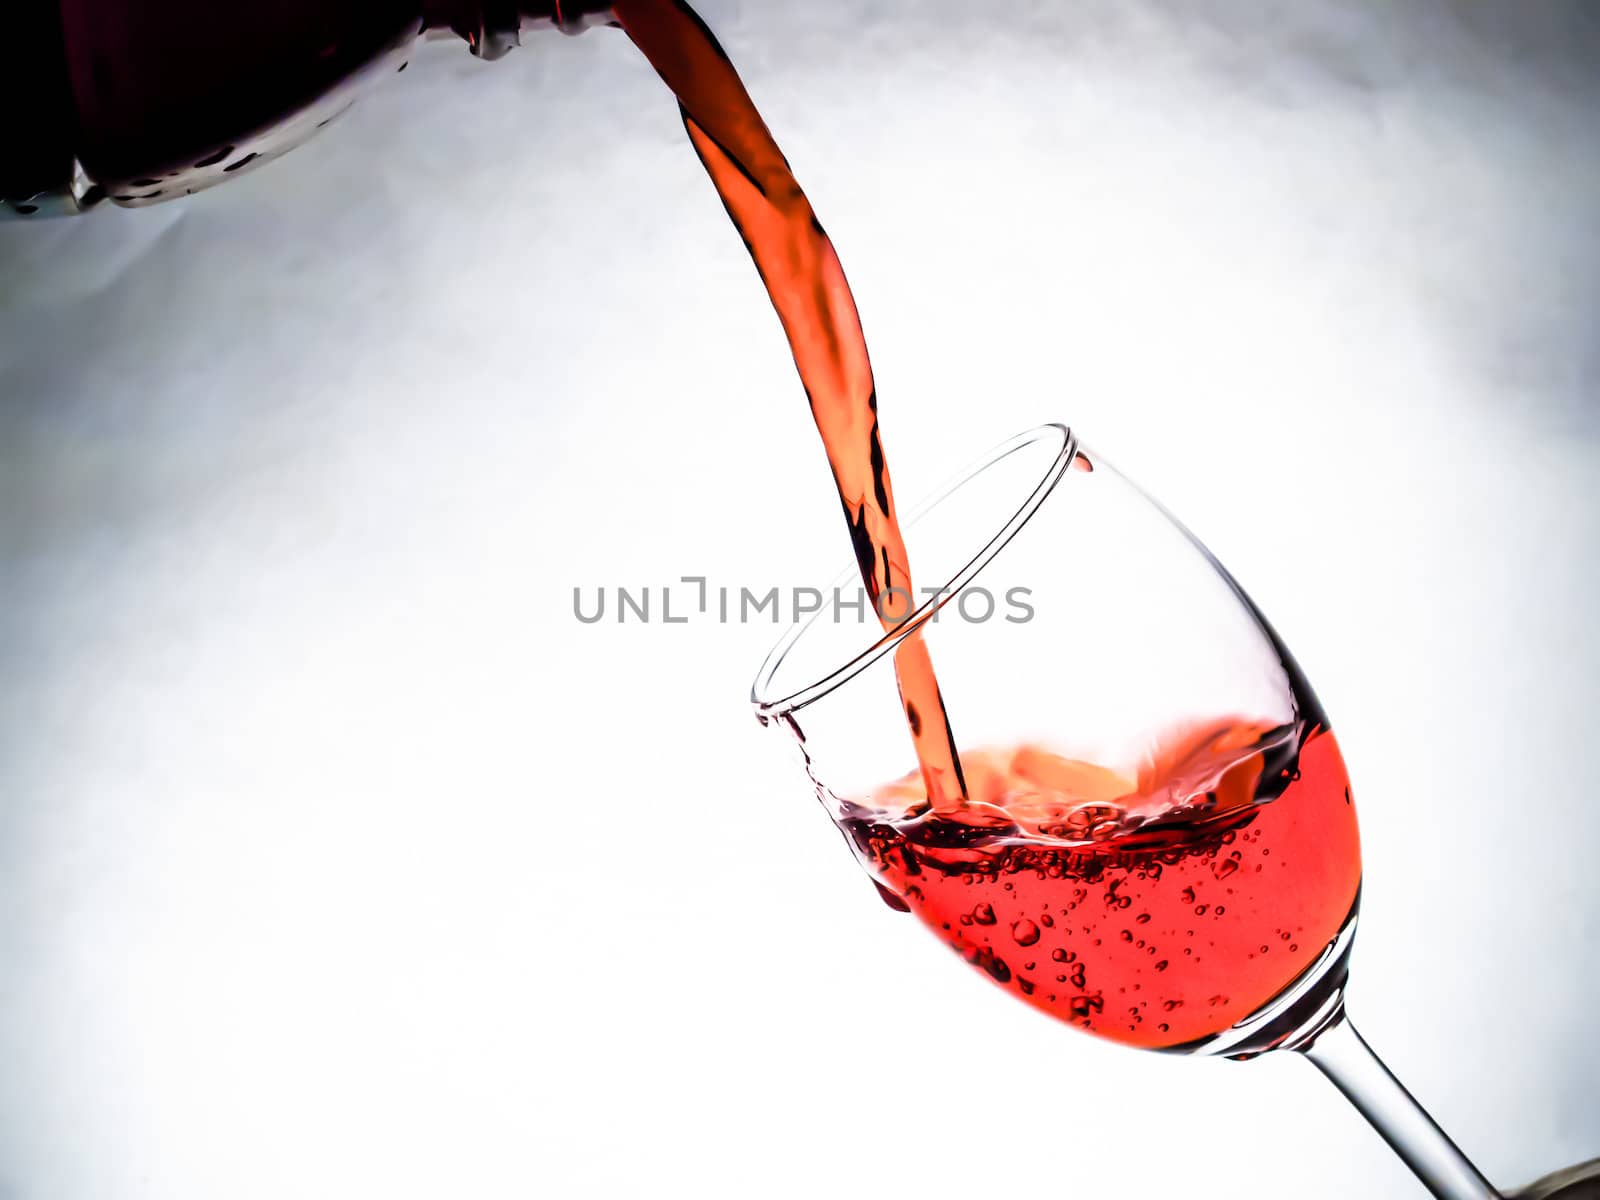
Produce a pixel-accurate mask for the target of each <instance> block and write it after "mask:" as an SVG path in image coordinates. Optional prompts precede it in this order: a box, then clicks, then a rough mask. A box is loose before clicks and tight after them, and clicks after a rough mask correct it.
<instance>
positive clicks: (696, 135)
mask: <svg viewBox="0 0 1600 1200" xmlns="http://www.w3.org/2000/svg"><path fill="white" fill-rule="evenodd" d="M613 12H614V13H615V15H616V18H617V21H618V23H619V24H620V25H621V26H622V28H623V29H624V30H625V31H626V32H627V34H628V36H629V37H630V38H632V39H633V42H634V44H635V45H636V46H638V48H639V49H640V50H641V51H642V52H643V53H644V55H645V57H646V58H647V59H649V60H650V64H651V65H652V66H653V67H654V68H655V69H656V72H657V73H658V74H659V75H660V76H661V78H662V79H663V80H664V81H665V82H666V84H667V86H668V87H670V88H671V89H672V91H673V92H674V93H675V94H676V95H677V97H678V104H679V108H680V110H681V111H682V114H683V123H684V127H685V128H686V129H687V130H688V133H689V140H690V141H691V142H692V143H693V145H694V148H695V152H696V153H697V154H698V155H699V156H700V161H701V163H702V164H704V166H705V169H706V173H707V174H708V175H710V177H711V181H712V183H713V184H715V185H716V189H717V193H718V195H720V196H721V197H722V202H723V205H724V207H726V209H727V210H728V216H729V217H730V218H731V219H732V220H733V223H734V226H735V227H736V228H737V229H738V230H739V234H740V236H741V237H742V238H743V239H744V242H745V245H746V247H748V249H749V251H750V257H751V258H752V259H754V260H755V264H756V269H757V271H759V272H760V274H761V280H762V282H763V283H764V284H765V285H766V288H767V293H768V295H769V296H770V297H771V298H772V304H773V307H774V308H775V309H777V311H778V318H779V320H780V321H781V322H782V323H783V329H784V333H785V334H786V335H787V337H788V339H789V347H790V350H791V351H792V352H793V354H794V362H795V366H796V367H797V368H798V370H799V373H800V380H801V382H802V383H803V384H804V385H805V391H806V396H807V398H808V399H809V401H810V403H811V414H812V417H813V419H814V420H815V421H816V425H817V432H818V433H820V434H821V435H822V444H823V447H824V448H825V449H826V451H827V454H828V463H829V465H830V466H831V467H832V468H833V479H834V483H835V485H836V486H837V488H838V491H839V501H840V503H841V504H842V505H843V506H844V514H845V520H846V521H847V522H848V523H849V526H850V539H851V543H852V544H853V546H854V547H855V554H856V562H857V563H858V565H859V566H860V569H861V579H862V583H863V584H864V585H865V587H866V590H867V595H868V596H869V597H870V598H871V601H872V603H873V605H874V607H875V608H876V609H877V612H878V615H879V617H880V619H881V620H882V622H883V625H884V628H885V629H886V630H890V629H893V628H895V627H896V626H897V625H899V624H900V623H901V622H903V621H904V620H905V619H906V618H907V617H909V616H910V615H911V613H912V611H913V609H914V607H915V606H914V604H913V603H912V602H911V598H912V597H913V596H915V594H916V593H915V591H914V590H913V589H912V585H911V568H910V563H909V561H908V557H907V554H906V547H905V540H904V538H903V537H902V536H901V533H900V523H899V520H898V519H897V517H896V514H895V506H894V488H893V486H892V484H891V483H890V479H889V463H888V459H887V458H886V457H885V455H884V450H883V439H882V436H881V433H880V431H879V426H878V396H877V391H876V388H875V386H874V383H873V377H872V363H871V361H870V360H869V358H868V355H867V342H866V337H865V335H864V334H863V333H862V330H861V318H860V316H859V314H858V313H857V312H856V305H855V299H854V297H853V296H852V295H851V293H850V284H849V282H848V281H847V280H846V279H845V275H844V268H843V267H842V266H841V265H840V263H839V256H838V254H836V253H835V251H834V248H833V243H832V242H831V241H830V240H829V239H828V235H827V234H826V233H825V232H824V231H823V228H822V224H821V222H820V221H818V220H817V215H816V213H815V212H814V211H813V210H812V207H811V203H810V201H809V200H807V199H806V196H805V193H804V192H803V191H802V190H801V188H800V184H799V182H798V181H797V180H796V179H795V177H794V173H793V172H792V171H791V170H790V169H789V163H788V160H787V159H785V158H784V156H783V151H782V150H780V149H779V148H778V144H777V142H776V141H774V140H773V137H772V134H771V133H770V132H769V131H768V129H767V126H766V123H765V122H764V121H762V119H761V114H760V113H759V112H758V111H757V110H756V107H755V104H754V103H753V102H752V101H751V99H750V95H749V93H748V92H747V91H746V90H745V87H744V83H743V82H742V81H741V80H740V78H739V75H738V72H737V71H736V70H735V69H734V67H733V64H732V63H731V62H730V61H729V59H728V56H727V54H726V53H724V52H723V49H722V47H721V46H720V45H719V44H718V42H717V40H716V38H715V37H714V36H713V35H712V33H711V31H710V30H709V29H707V28H706V26H705V23H704V22H703V21H701V20H700V18H699V16H698V15H696V13H695V12H694V11H693V10H692V9H691V8H689V7H688V6H687V5H686V4H683V3H680V2H679V0H618V3H616V4H615V5H614V6H613ZM894 661H895V674H896V678H897V679H898V680H899V684H900V699H901V703H902V705H903V706H904V708H905V713H906V723H907V725H908V726H909V728H910V730H911V737H912V741H913V743H914V744H915V746H916V752H917V761H918V763H919V764H920V768H921V774H922V778H923V781H924V784H925V786H926V788H927V794H928V796H929V797H931V799H932V802H933V804H934V806H935V808H937V809H939V810H940V811H955V810H956V809H958V808H959V807H960V806H961V803H962V800H963V798H964V797H965V794H966V785H965V782H964V780H963V778H962V773H961V762H960V759H959V758H958V757H957V755H956V748H955V739H954V737H953V735H952V734H951V731H950V722H949V718H948V717H947V715H946V713H945V707H944V698H943V696H942V695H941V694H940V691H939V684H938V680H937V679H936V678H935V676H934V670H933V659H932V658H931V656H930V655H929V653H928V646H927V643H926V641H925V640H924V639H923V637H922V634H921V633H920V632H916V633H913V634H912V635H911V636H910V637H907V638H906V639H904V640H903V641H902V642H901V643H900V645H899V647H898V648H897V650H896V651H895V660H894Z"/></svg>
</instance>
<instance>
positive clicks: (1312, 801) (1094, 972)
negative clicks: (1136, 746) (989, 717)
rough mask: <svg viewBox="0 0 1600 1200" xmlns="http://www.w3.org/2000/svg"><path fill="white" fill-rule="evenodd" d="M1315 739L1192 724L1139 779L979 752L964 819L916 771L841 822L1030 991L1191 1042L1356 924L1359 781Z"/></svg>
mask: <svg viewBox="0 0 1600 1200" xmlns="http://www.w3.org/2000/svg"><path fill="white" fill-rule="evenodd" d="M1303 728H1304V727H1303V726H1299V725H1297V726H1292V727H1286V728H1280V729H1276V730H1268V729H1263V728H1261V727H1260V726H1254V725H1250V724H1247V723H1239V722H1222V723H1218V724H1216V725H1214V726H1211V727H1208V728H1202V729H1193V730H1187V731H1181V732H1179V733H1176V734H1174V735H1173V736H1172V737H1170V738H1169V739H1168V740H1167V741H1166V743H1165V744H1164V745H1163V746H1162V747H1161V749H1160V750H1159V751H1158V752H1157V753H1156V754H1155V755H1154V756H1152V758H1151V759H1150V760H1149V761H1147V762H1146V763H1144V764H1142V765H1141V766H1140V767H1139V769H1137V770H1135V771H1131V772H1123V771H1115V770H1108V769H1106V768H1105V767H1102V766H1097V765H1094V764H1091V763H1084V762H1078V761H1074V760H1072V759H1068V758H1064V757H1062V756H1060V755H1057V754H1053V753H1051V752H1049V751H1047V750H1044V749H1041V748H1039V747H1033V746H1023V747H1020V748H1017V749H1009V750H987V751H979V752H974V751H970V750H969V751H966V752H964V753H963V755H962V759H963V762H964V764H965V767H966V779H967V785H968V793H969V802H968V804H967V806H966V807H965V808H964V809H963V810H961V811H960V812H956V813H946V812H941V811H939V810H938V809H936V808H934V807H933V806H932V805H931V804H930V803H929V801H928V797H927V793H926V792H925V790H924V789H923V788H922V787H921V784H920V780H918V779H917V778H916V777H915V776H911V777H907V778H906V779H902V780H899V781H897V782H896V783H893V784H890V785H888V786H886V787H884V788H880V789H879V790H878V792H876V793H875V794H874V795H872V796H871V797H867V798H865V799H863V800H861V801H859V802H856V803H851V804H848V805H847V806H846V810H845V812H844V813H843V814H842V820H841V824H842V825H843V828H844V830H845V832H846V835H847V836H848V838H849V839H850V841H851V842H852V843H853V844H854V846H855V847H856V850H857V852H858V853H859V855H860V857H861V858H862V860H863V861H864V862H865V864H866V865H867V867H868V869H869V870H870V871H871V872H872V873H873V876H874V878H876V879H877V880H878V881H879V885H880V887H881V888H882V889H884V890H885V892H886V899H889V900H890V902H891V904H893V905H894V906H895V907H899V908H905V909H909V910H910V911H911V912H914V913H915V914H916V915H917V916H918V917H920V918H921V919H922V920H923V921H924V922H925V923H926V924H927V925H928V926H929V928H931V929H932V930H933V931H934V932H935V933H937V934H938V935H939V936H940V937H942V938H943V939H944V940H945V941H946V942H948V943H949V944H950V945H951V946H952V947H954V948H955V949H956V950H957V951H958V952H960V954H961V955H962V956H963V957H964V958H966V960H967V961H968V962H969V963H971V964H973V965H974V966H976V967H978V968H979V969H981V970H982V971H984V972H985V973H986V974H987V975H988V976H989V978H991V979H993V980H994V981H995V982H996V983H998V984H1000V985H1001V986H1003V987H1005V988H1006V989H1007V990H1009V991H1011V992H1013V993H1014V994H1016V995H1017V996H1018V997H1019V998H1021V999H1023V1000H1025V1001H1027V1002H1028V1003H1029V1004H1032V1005H1034V1006H1036V1007H1038V1008H1041V1009H1043V1010H1044V1011H1045V1012H1047V1013H1049V1014H1050V1015H1052V1016H1055V1017H1058V1018H1060V1019H1061V1020H1063V1021H1066V1022H1068V1023H1070V1024H1073V1025H1076V1026H1079V1027H1081V1028H1083V1029H1086V1030H1088V1031H1090V1032H1091V1033H1096V1034H1099V1035H1101V1036H1102V1037H1107V1038H1110V1039H1112V1040H1114V1041H1118V1042H1125V1043H1127V1044H1129V1045H1134V1046H1142V1047H1146V1048H1173V1047H1180V1046H1185V1045H1188V1044H1192V1043H1197V1042H1202V1041H1204V1040H1205V1039H1208V1038H1211V1037H1213V1036H1215V1035H1216V1034H1219V1033H1221V1032H1222V1031H1223V1030H1225V1029H1227V1028H1228V1027H1229V1026H1231V1025H1233V1024H1234V1023H1235V1022H1237V1021H1239V1020H1241V1019H1243V1018H1244V1017H1247V1016H1249V1015H1251V1014H1252V1013H1253V1012H1255V1011H1257V1010H1258V1009H1260V1008H1261V1007H1262V1006H1263V1005H1264V1004H1266V1003H1267V1002H1269V1001H1270V1000H1272V999H1273V998H1274V997H1275V996H1277V995H1279V994H1280V993H1281V992H1282V991H1283V990H1284V989H1285V988H1286V987H1287V986H1288V985H1289V984H1291V983H1292V982H1294V980H1295V979H1296V977H1297V976H1299V975H1300V974H1301V973H1302V972H1303V971H1305V969H1306V968H1307V967H1309V966H1310V965H1311V964H1312V963H1313V962H1315V961H1316V959H1317V957H1318V956H1319V955H1320V954H1321V953H1322V951H1323V949H1324V948H1325V947H1326V946H1327V945H1328V944H1329V943H1330V942H1331V941H1333V940H1334V939H1335V938H1336V937H1337V936H1338V934H1339V932H1340V930H1341V929H1343V927H1344V926H1345V924H1346V922H1347V921H1348V920H1350V918H1351V917H1352V916H1353V914H1354V910H1355V905H1356V900H1357V897H1358V894H1359V891H1360V886H1361V853H1360V844H1359V840H1358V837H1357V832H1356V818H1355V810H1354V808H1353V806H1352V804H1351V799H1350V784H1349V780H1348V778H1347V777H1346V774H1345V768H1344V762H1343V759H1342V758H1341V757H1340V754H1339V747H1338V744H1337V743H1336V742H1335V740H1334V737H1333V735H1332V734H1331V733H1329V732H1326V731H1325V730H1324V729H1322V728H1321V727H1320V726H1319V727H1313V728H1311V729H1310V730H1309V732H1307V733H1305V734H1304V735H1302V733H1301V732H1300V730H1302V729H1303ZM1302 737H1303V740H1302Z"/></svg>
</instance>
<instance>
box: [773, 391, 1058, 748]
mask: <svg viewBox="0 0 1600 1200" xmlns="http://www.w3.org/2000/svg"><path fill="white" fill-rule="evenodd" d="M1041 442H1055V443H1057V444H1058V445H1057V450H1056V454H1055V456H1054V457H1053V458H1052V459H1051V461H1050V463H1049V465H1048V466H1047V467H1046V468H1045V469H1044V472H1043V473H1042V475H1041V476H1040V478H1039V480H1038V482H1037V483H1035V484H1034V486H1033V489H1032V490H1031V491H1030V492H1029V493H1028V495H1027V496H1026V497H1025V498H1024V499H1023V501H1022V503H1021V504H1020V505H1018V507H1017V509H1016V511H1015V512H1013V513H1012V514H1011V515H1010V517H1009V518H1008V519H1007V520H1006V521H1005V522H1004V524H1002V525H1001V526H1000V529H999V531H998V532H997V533H995V534H994V535H993V536H992V537H991V538H990V539H989V540H988V541H987V542H985V543H984V544H983V546H982V547H980V548H979V550H978V552H977V553H976V554H974V555H973V556H972V557H971V558H970V559H968V560H967V563H966V565H965V566H963V567H961V569H960V570H958V571H957V572H956V573H955V574H954V575H952V576H951V577H950V578H949V579H948V580H946V581H945V582H944V584H943V585H942V586H941V587H940V588H939V590H938V591H937V592H936V593H935V594H934V595H932V596H930V597H929V598H928V599H927V600H925V601H924V602H923V603H922V604H921V606H919V607H918V608H917V609H916V610H915V611H913V612H912V614H911V615H910V616H909V617H907V618H906V619H905V620H904V621H902V622H901V623H900V624H899V625H897V626H895V627H894V629H892V630H890V631H888V632H887V633H884V634H883V635H881V636H880V637H879V638H878V640H877V641H875V642H873V643H872V644H871V645H869V646H867V647H866V649H864V650H862V651H861V652H860V653H859V654H857V655H856V656H855V657H854V658H851V659H849V660H848V661H847V662H844V663H843V664H841V665H839V666H837V667H835V668H834V669H833V670H832V671H830V672H829V673H828V674H826V675H824V676H822V677H821V678H820V679H817V680H814V681H812V682H811V683H808V684H806V685H804V686H803V687H800V688H798V689H795V690H794V691H791V692H789V693H788V694H787V695H783V696H780V697H773V696H772V695H771V692H772V683H773V679H774V677H775V676H776V675H777V673H778V670H779V669H780V668H781V667H782V666H783V662H784V659H785V658H787V657H788V655H789V652H790V651H791V650H793V649H794V647H795V645H796V643H798V642H799V641H800V639H801V638H802V637H804V636H805V634H806V631H807V630H809V629H810V628H811V627H812V626H813V625H815V624H816V623H817V621H818V620H820V619H821V617H822V614H823V612H824V611H826V610H825V609H819V610H818V611H817V612H816V613H813V614H812V615H811V616H809V617H807V618H806V619H805V620H804V621H796V622H795V623H793V624H792V625H790V627H789V628H788V629H787V630H785V631H784V634H783V637H781V638H780V639H779V640H778V643H777V645H775V646H773V648H772V649H771V650H770V651H768V652H767V657H766V659H765V661H763V662H762V664H761V669H760V670H759V671H757V672H756V678H755V682H754V683H752V684H751V686H750V704H751V707H753V708H754V709H755V712H756V717H757V718H758V719H759V720H760V721H762V723H766V722H767V721H769V720H772V719H773V718H775V717H782V716H785V715H787V714H789V713H795V712H798V711H800V709H802V708H804V707H806V705H808V704H811V703H814V702H815V701H817V700H820V699H821V698H822V697H823V696H826V695H828V694H829V693H830V692H832V691H834V690H836V689H837V688H839V687H841V686H843V685H844V684H846V683H848V682H849V681H850V680H852V679H854V678H855V677H856V676H857V675H859V674H861V672H863V671H865V670H866V669H867V668H868V667H870V666H871V665H872V664H873V663H875V662H877V661H878V660H879V659H881V658H882V657H883V656H884V655H885V654H888V653H889V652H890V651H891V650H893V649H895V648H896V647H897V646H899V645H900V643H901V642H903V641H904V640H905V639H906V638H908V637H910V636H911V635H912V634H913V633H915V632H916V631H917V630H919V629H921V628H922V627H923V626H924V625H925V624H927V623H928V622H929V621H930V620H932V619H933V617H934V615H935V614H937V613H938V612H939V611H940V610H941V609H943V608H944V606H945V605H946V604H948V603H950V601H951V600H953V599H955V597H956V595H957V593H959V592H960V591H961V589H962V588H964V587H966V586H967V584H969V583H971V582H972V581H973V580H974V579H975V578H977V576H978V575H979V573H980V572H982V571H983V569H984V568H985V567H987V566H988V565H989V564H990V563H991V562H992V561H994V558H995V556H996V555H998V554H999V553H1000V551H1001V550H1003V549H1005V547H1006V544H1007V543H1008V542H1010V541H1011V539H1012V538H1014V537H1015V536H1016V535H1017V534H1018V533H1019V532H1021V530H1022V527H1023V526H1024V525H1026V524H1027V523H1028V522H1029V521H1030V520H1031V519H1032V518H1033V514H1034V513H1036V512H1037V511H1038V510H1039V506H1040V505H1042V504H1043V503H1044V502H1045V499H1046V498H1047V497H1048V496H1049V495H1050V493H1051V492H1053V491H1054V490H1055V487H1056V484H1058V483H1059V482H1060V481H1061V478H1062V476H1064V475H1065V474H1066V473H1067V469H1068V468H1069V467H1070V466H1071V465H1072V460H1073V459H1074V458H1076V457H1077V455H1078V439H1077V438H1076V437H1075V436H1074V435H1073V433H1072V430H1071V429H1070V428H1068V427H1067V426H1066V425H1063V424H1061V423H1059V422H1056V421H1052V422H1049V423H1047V424H1044V425H1038V426H1035V427H1034V428H1032V429H1029V430H1026V431H1025V432H1023V433H1019V434H1017V435H1016V436H1015V437H1011V438H1008V439H1007V440H1006V441H1004V442H1001V443H1000V444H999V445H998V446H995V447H993V448H991V449H990V450H989V451H988V452H986V453H985V454H983V455H982V456H980V457H979V458H977V459H975V460H973V461H972V462H970V463H968V464H967V466H965V467H964V468H962V469H961V470H960V471H957V472H956V473H955V474H954V475H952V476H950V477H949V478H948V479H946V480H945V482H944V483H943V484H941V485H940V486H939V487H937V488H935V489H934V490H933V492H932V493H931V494H930V495H928V496H926V497H925V498H923V499H922V500H921V501H920V502H919V503H918V504H917V506H916V507H915V508H914V509H912V511H911V512H910V514H909V515H908V516H907V517H906V518H905V521H906V525H907V526H908V527H909V526H912V525H915V524H916V523H917V522H918V521H920V520H921V519H922V518H923V517H925V516H926V515H927V514H928V513H929V512H931V511H932V510H933V509H935V508H937V507H938V506H939V505H940V504H941V503H943V502H944V501H945V500H947V499H949V497H950V496H951V495H952V494H953V493H954V492H955V491H956V490H957V489H958V488H960V487H961V486H962V485H963V484H965V483H967V482H968V481H969V480H971V479H973V478H975V477H976V476H978V475H980V474H982V473H983V472H984V471H987V470H989V468H991V467H993V466H995V465H997V464H998V463H1000V462H1002V461H1004V460H1005V459H1007V458H1009V457H1010V456H1011V455H1013V454H1015V453H1017V452H1018V451H1019V450H1024V449H1027V448H1028V447H1029V446H1035V445H1038V444H1039V443H1041ZM851 579H854V580H856V581H857V582H859V581H860V573H859V570H858V569H857V568H856V567H854V566H851V567H847V568H846V569H845V570H844V571H842V572H840V573H839V574H838V575H837V576H835V578H834V585H835V586H838V585H839V584H841V583H845V582H847V581H849V580H851Z"/></svg>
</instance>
